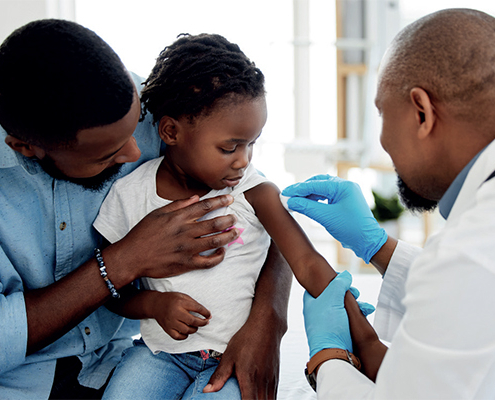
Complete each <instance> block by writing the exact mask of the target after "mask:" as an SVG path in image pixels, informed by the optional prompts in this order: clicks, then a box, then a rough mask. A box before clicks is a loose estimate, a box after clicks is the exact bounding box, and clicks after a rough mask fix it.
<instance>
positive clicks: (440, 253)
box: [284, 9, 495, 399]
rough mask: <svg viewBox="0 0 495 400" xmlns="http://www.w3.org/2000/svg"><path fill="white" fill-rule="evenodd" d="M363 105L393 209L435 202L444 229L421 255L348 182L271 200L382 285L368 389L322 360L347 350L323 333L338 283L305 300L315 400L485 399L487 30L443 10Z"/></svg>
mask: <svg viewBox="0 0 495 400" xmlns="http://www.w3.org/2000/svg"><path fill="white" fill-rule="evenodd" d="M376 106H377V108H378V111H379V113H380V114H381V116H382V134H381V143H382V146H383V148H384V149H385V150H386V151H387V152H388V153H389V154H390V156H391V158H392V160H393V162H394V165H395V168H396V171H397V174H398V176H399V191H400V194H401V197H402V199H403V201H404V203H405V204H406V205H407V206H408V207H409V208H411V209H413V210H431V209H432V208H434V207H435V206H436V205H437V202H438V206H439V209H440V213H441V215H442V216H443V217H444V218H445V219H446V224H445V226H444V228H443V230H442V231H441V232H439V233H438V234H437V235H436V236H433V237H431V238H430V239H429V240H428V242H427V243H426V245H425V247H424V249H423V250H421V249H419V248H415V247H412V246H410V245H407V244H406V243H403V242H401V241H399V242H397V241H396V240H395V239H392V238H390V237H388V238H387V235H386V234H385V232H384V231H383V230H382V229H381V228H380V227H379V226H378V224H377V223H376V221H375V220H374V219H373V217H372V216H371V213H370V211H369V208H368V207H367V205H366V203H365V201H364V199H363V197H362V194H361V191H360V190H359V188H358V187H357V185H355V184H353V183H351V182H347V181H343V180H341V179H338V178H334V177H329V176H318V177H314V178H312V179H311V180H309V181H306V182H304V183H299V184H296V185H293V186H291V187H289V188H287V189H286V190H285V191H284V195H287V196H293V197H292V198H291V199H290V200H289V207H290V208H291V209H293V210H296V211H299V212H301V213H303V214H306V215H307V216H309V217H311V218H313V219H314V220H316V221H318V222H319V223H321V224H322V225H323V226H325V227H326V229H327V230H328V231H329V233H330V234H331V235H333V236H334V237H335V238H336V239H337V240H339V241H341V242H342V244H343V245H344V246H345V247H348V248H351V249H352V250H354V252H355V253H356V255H357V256H359V257H361V258H363V259H364V260H365V261H366V262H370V261H371V263H372V264H373V265H374V266H375V267H376V268H377V269H378V270H379V271H380V272H381V273H382V274H383V275H384V279H383V285H382V289H381V292H380V296H379V299H378V308H377V315H376V318H375V328H376V329H377V331H378V333H379V335H380V337H381V338H382V339H384V340H386V341H391V343H390V347H389V348H388V350H387V349H386V348H385V347H384V345H382V344H381V343H379V342H378V341H376V343H370V344H367V346H370V347H374V348H375V349H376V352H377V353H378V354H379V353H381V354H383V353H385V352H386V354H385V357H384V358H383V361H382V363H381V366H380V367H379V369H378V374H377V377H376V381H375V382H373V381H371V380H370V379H368V378H367V377H366V376H364V375H363V374H362V373H360V371H359V370H358V369H356V368H355V367H354V366H352V365H351V364H350V363H347V362H345V361H342V360H340V359H332V358H333V357H332V356H331V355H330V354H332V352H328V353H327V354H329V355H328V356H327V357H325V356H324V354H325V350H326V349H328V348H335V347H339V343H346V341H348V339H349V336H350V332H349V329H348V325H346V324H335V323H332V321H335V320H338V319H345V318H346V314H345V311H344V310H343V307H342V302H343V293H345V290H346V289H347V288H348V287H349V284H350V280H349V279H345V275H344V274H341V275H344V276H341V275H339V277H338V278H336V279H334V281H332V282H331V283H330V285H329V288H328V291H326V292H324V293H323V294H322V295H326V296H327V297H334V298H333V299H330V300H329V299H327V298H325V297H323V296H322V295H320V296H319V297H318V298H317V299H313V298H312V297H311V296H309V295H307V294H305V298H304V306H305V308H304V317H305V325H306V331H307V334H308V342H309V345H310V349H311V351H312V354H313V351H314V350H315V349H314V347H315V346H317V349H316V350H319V351H320V357H319V359H318V360H316V362H315V360H313V358H315V357H316V356H317V355H318V354H315V356H314V357H313V358H312V360H311V361H313V363H312V364H313V370H312V371H308V372H311V374H312V376H313V378H314V377H315V375H316V386H317V393H318V398H320V399H329V398H335V399H346V398H352V399H357V398H378V399H405V398H412V399H426V398H436V399H438V398H444V399H455V398H482V399H486V398H494V397H495V290H494V289H495V179H491V178H492V177H493V175H494V171H495V142H494V139H495V19H494V18H493V17H491V16H489V15H487V14H484V13H482V12H479V11H475V10H466V9H451V10H442V11H439V12H437V13H434V14H431V15H428V16H426V17H424V18H422V19H420V20H418V21H416V22H414V23H413V24H411V25H409V26H407V27H406V28H405V29H404V30H403V31H402V32H400V33H399V35H398V36H397V37H396V38H395V39H394V41H393V43H392V45H391V47H390V49H389V51H388V52H387V54H386V56H385V59H384V61H383V63H382V66H381V69H380V72H379V81H378V91H377V96H376ZM317 198H318V199H322V198H326V199H328V204H324V203H319V202H316V201H314V199H317ZM339 293H340V294H339ZM322 315H325V317H326V318H325V321H329V322H328V323H326V322H321V321H322V319H321V316H322ZM359 346H360V345H359V344H356V343H354V353H355V354H357V355H359V352H360V351H361V349H360V348H359ZM340 348H342V349H344V347H343V346H341V347H340ZM320 349H321V350H320ZM344 350H348V351H350V350H351V349H344ZM321 354H323V356H321ZM310 364H311V363H310ZM314 364H316V365H314Z"/></svg>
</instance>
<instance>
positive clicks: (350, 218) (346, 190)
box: [282, 175, 387, 263]
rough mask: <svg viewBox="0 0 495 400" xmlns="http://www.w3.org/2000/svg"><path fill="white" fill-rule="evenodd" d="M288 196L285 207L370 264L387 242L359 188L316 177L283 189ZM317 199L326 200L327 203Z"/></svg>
mask: <svg viewBox="0 0 495 400" xmlns="http://www.w3.org/2000/svg"><path fill="white" fill-rule="evenodd" d="M282 195H283V196H289V197H291V198H290V199H289V200H288V203H287V204H288V206H289V208H290V209H291V210H293V211H297V212H300V213H301V214H304V215H306V216H308V217H309V218H311V219H313V220H315V221H316V222H318V223H320V224H321V225H323V226H324V227H325V228H326V230H327V231H328V232H329V233H330V235H332V236H333V237H334V238H335V239H337V240H338V241H339V242H340V243H342V246H344V247H345V248H348V249H351V250H352V251H354V253H355V254H356V256H358V257H360V258H362V259H363V260H364V261H365V262H366V263H369V262H370V259H371V257H373V256H374V255H375V254H376V252H377V251H378V250H380V248H381V247H382V246H383V245H384V243H385V242H386V241H387V233H386V232H385V230H384V229H383V228H382V227H380V225H378V222H377V221H376V219H375V218H374V217H373V214H372V213H371V210H370V208H369V206H368V204H367V203H366V200H365V199H364V197H363V194H362V192H361V189H360V188H359V185H358V184H356V183H354V182H351V181H346V180H344V179H341V178H337V177H335V176H330V175H316V176H314V177H312V178H310V179H308V180H307V181H305V182H301V183H296V184H294V185H291V186H289V187H287V188H285V189H284V190H283V192H282ZM318 200H327V201H328V204H327V203H323V202H320V201H318Z"/></svg>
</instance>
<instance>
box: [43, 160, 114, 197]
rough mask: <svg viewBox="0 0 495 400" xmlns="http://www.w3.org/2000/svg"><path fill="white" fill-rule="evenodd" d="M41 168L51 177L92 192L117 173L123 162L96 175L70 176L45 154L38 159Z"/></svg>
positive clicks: (100, 187)
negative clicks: (84, 176) (87, 176)
mask: <svg viewBox="0 0 495 400" xmlns="http://www.w3.org/2000/svg"><path fill="white" fill-rule="evenodd" d="M38 163H39V164H40V165H41V167H42V168H43V170H44V171H45V172H46V173H47V174H48V175H50V176H51V177H52V178H55V179H59V180H62V181H67V182H71V183H74V184H76V185H79V186H82V187H83V188H84V189H86V190H92V191H93V192H99V191H100V190H102V189H103V188H104V187H105V185H106V184H107V183H108V182H109V181H110V180H111V179H112V178H114V177H115V176H116V175H118V174H119V172H120V169H121V168H122V165H123V164H115V165H113V166H111V167H109V168H106V169H104V170H103V171H102V172H100V173H99V174H98V175H96V176H92V177H89V178H71V177H70V176H67V175H65V174H64V173H63V172H61V171H60V170H59V169H58V168H57V166H56V165H55V162H54V161H53V159H52V158H50V157H49V156H45V157H44V158H43V159H42V160H38Z"/></svg>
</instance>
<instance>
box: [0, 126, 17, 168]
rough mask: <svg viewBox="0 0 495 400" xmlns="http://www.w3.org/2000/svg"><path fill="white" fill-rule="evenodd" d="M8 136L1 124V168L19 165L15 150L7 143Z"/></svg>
mask: <svg viewBox="0 0 495 400" xmlns="http://www.w3.org/2000/svg"><path fill="white" fill-rule="evenodd" d="M6 137H7V132H5V130H4V129H3V128H2V127H1V126H0V168H10V167H15V166H16V165H19V161H18V160H17V157H16V155H15V153H14V150H12V149H11V148H10V147H9V146H7V143H5V138H6Z"/></svg>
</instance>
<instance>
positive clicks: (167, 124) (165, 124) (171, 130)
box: [158, 116, 179, 146]
mask: <svg viewBox="0 0 495 400" xmlns="http://www.w3.org/2000/svg"><path fill="white" fill-rule="evenodd" d="M178 125H179V121H177V120H176V119H174V118H172V117H167V116H165V117H162V118H161V119H160V124H159V126H158V133H159V135H160V137H161V139H162V140H163V141H164V142H165V144H167V145H169V146H173V145H175V144H176V143H177V135H178V133H179V126H178Z"/></svg>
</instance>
